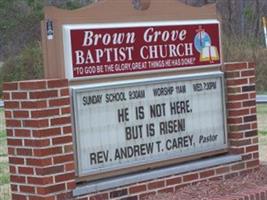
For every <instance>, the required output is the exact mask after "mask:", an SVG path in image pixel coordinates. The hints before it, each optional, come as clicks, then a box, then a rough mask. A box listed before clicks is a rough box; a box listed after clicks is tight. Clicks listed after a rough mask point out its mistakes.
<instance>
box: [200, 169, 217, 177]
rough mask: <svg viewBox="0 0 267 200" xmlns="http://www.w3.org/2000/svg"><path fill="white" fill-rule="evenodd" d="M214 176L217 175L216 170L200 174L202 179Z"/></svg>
mask: <svg viewBox="0 0 267 200" xmlns="http://www.w3.org/2000/svg"><path fill="white" fill-rule="evenodd" d="M214 174H215V172H214V170H207V171H204V172H200V173H199V175H200V178H207V177H210V176H213V175H214Z"/></svg>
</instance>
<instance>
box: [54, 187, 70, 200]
mask: <svg viewBox="0 0 267 200" xmlns="http://www.w3.org/2000/svg"><path fill="white" fill-rule="evenodd" d="M73 189H74V188H73ZM55 199H56V200H67V199H68V200H70V199H72V200H73V197H72V192H64V193H61V194H57V195H56V197H55ZM55 199H53V200H55Z"/></svg>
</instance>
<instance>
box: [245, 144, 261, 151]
mask: <svg viewBox="0 0 267 200" xmlns="http://www.w3.org/2000/svg"><path fill="white" fill-rule="evenodd" d="M258 150H259V146H258V145H254V146H249V147H246V153H250V152H253V151H258Z"/></svg>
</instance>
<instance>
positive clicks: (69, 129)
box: [63, 126, 72, 134]
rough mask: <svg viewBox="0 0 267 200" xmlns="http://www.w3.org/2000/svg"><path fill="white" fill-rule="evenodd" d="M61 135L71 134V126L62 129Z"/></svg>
mask: <svg viewBox="0 0 267 200" xmlns="http://www.w3.org/2000/svg"><path fill="white" fill-rule="evenodd" d="M63 133H64V134H67V133H72V127H71V126H65V127H63Z"/></svg>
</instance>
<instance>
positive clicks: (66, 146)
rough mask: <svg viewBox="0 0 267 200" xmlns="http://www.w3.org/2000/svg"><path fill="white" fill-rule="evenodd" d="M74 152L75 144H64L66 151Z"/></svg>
mask: <svg viewBox="0 0 267 200" xmlns="http://www.w3.org/2000/svg"><path fill="white" fill-rule="evenodd" d="M70 152H73V144H69V145H65V146H64V153H70Z"/></svg>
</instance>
